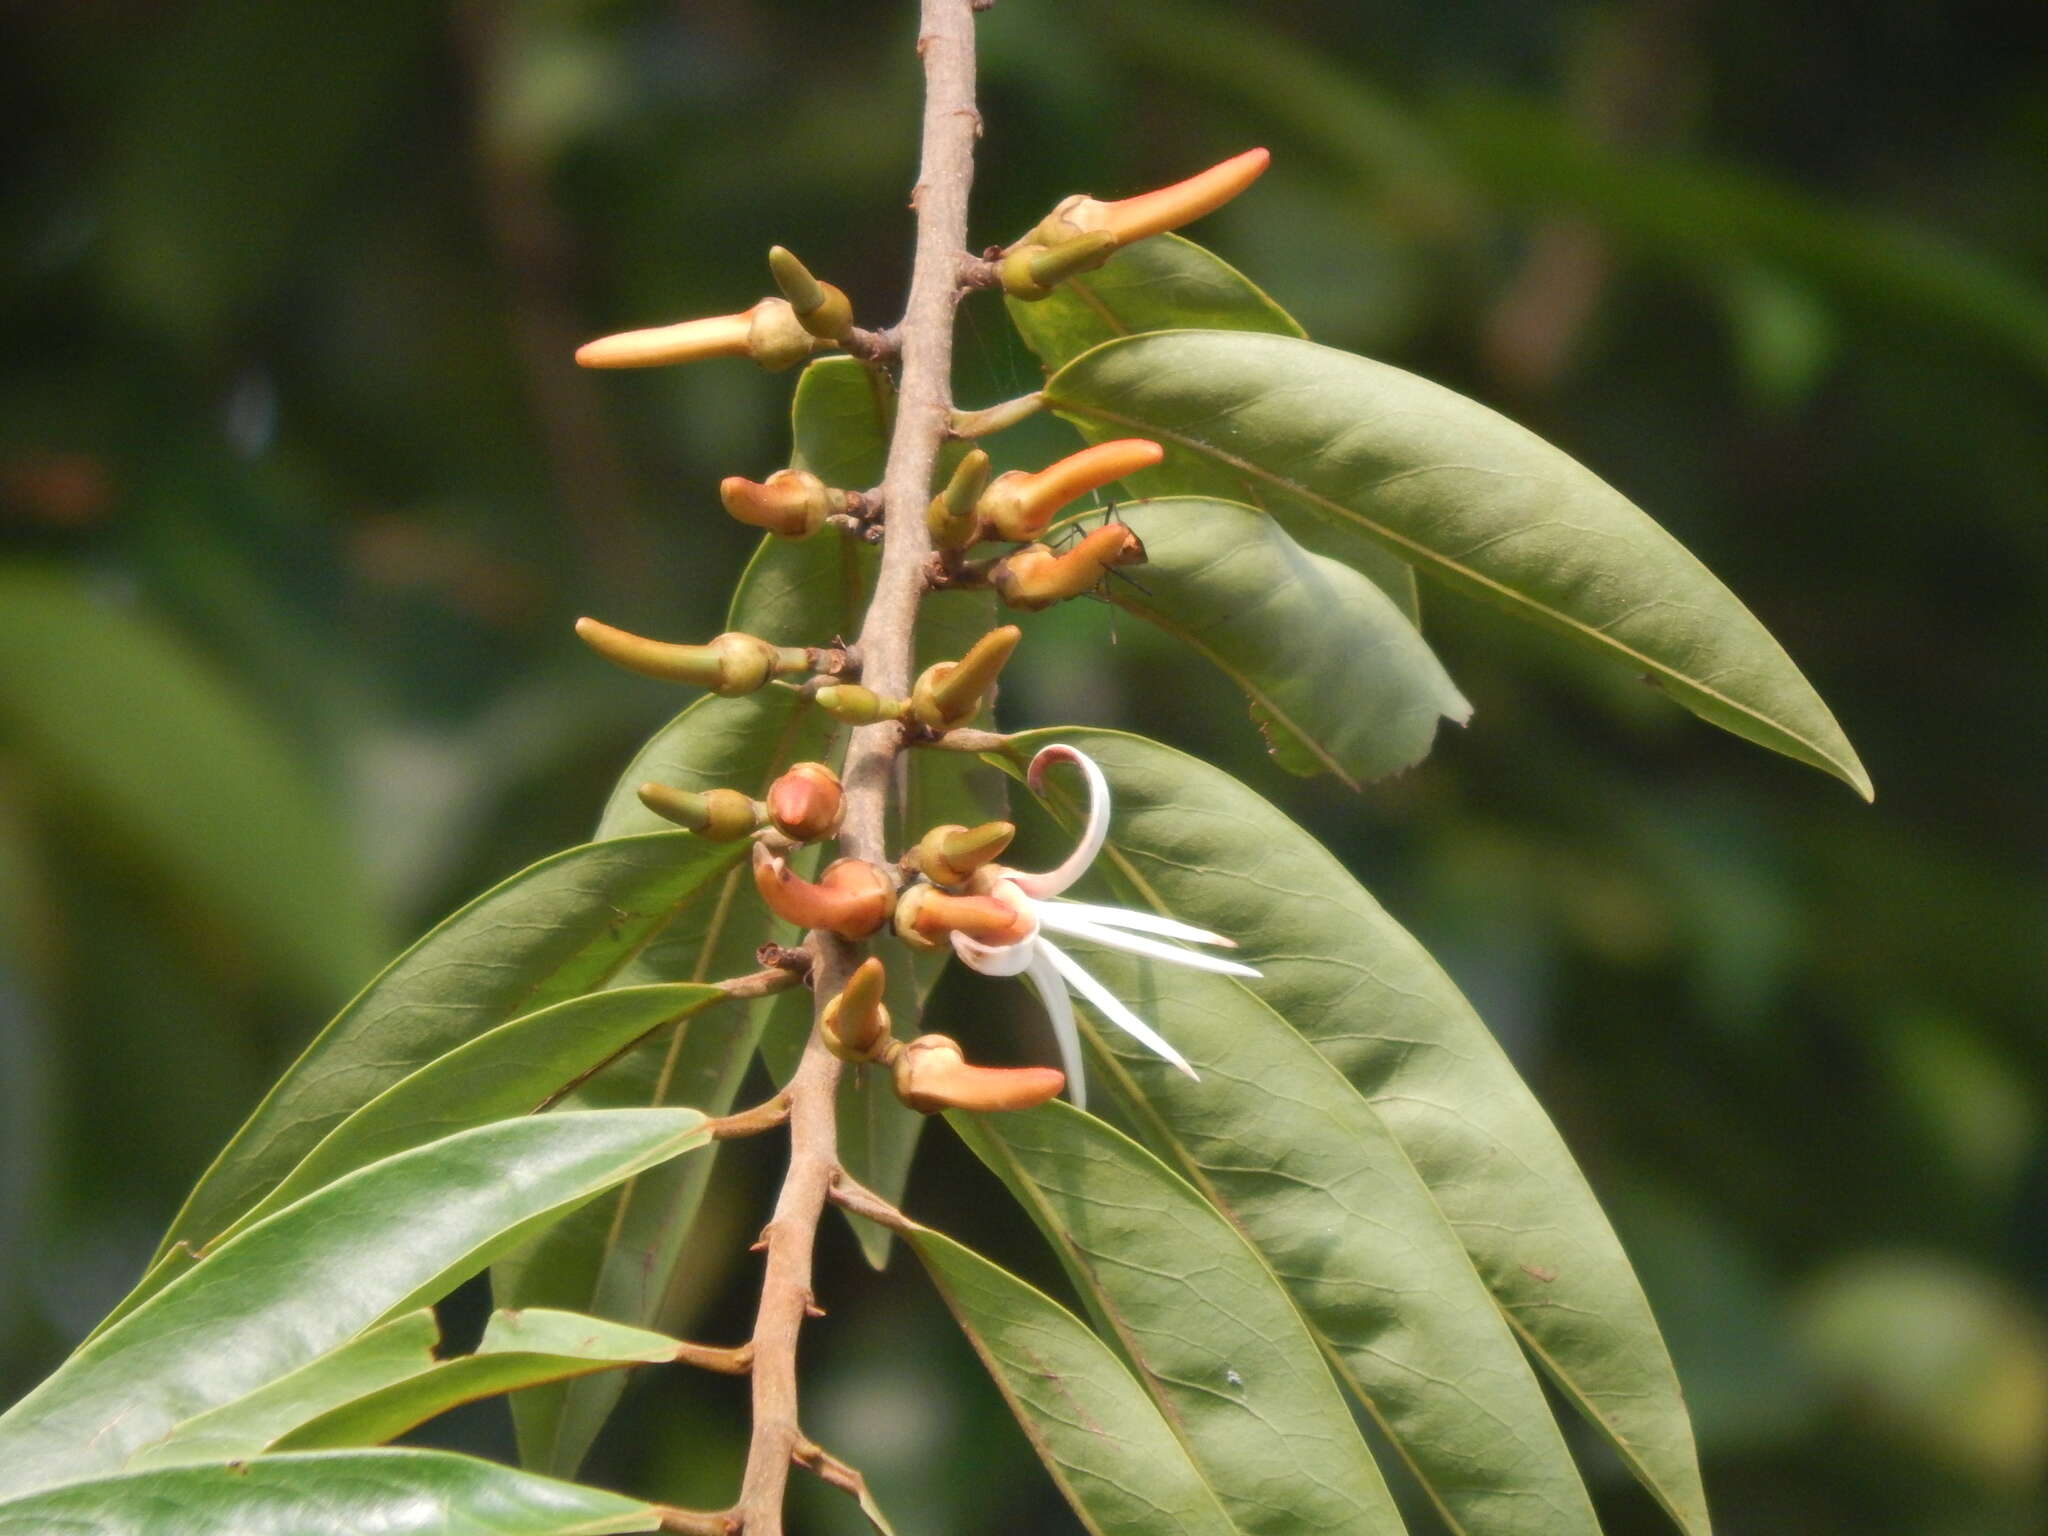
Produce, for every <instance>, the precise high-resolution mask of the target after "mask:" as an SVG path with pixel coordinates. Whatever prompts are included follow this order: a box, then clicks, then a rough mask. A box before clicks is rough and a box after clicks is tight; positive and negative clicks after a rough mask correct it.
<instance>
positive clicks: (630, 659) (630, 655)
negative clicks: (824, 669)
mask: <svg viewBox="0 0 2048 1536" xmlns="http://www.w3.org/2000/svg"><path fill="white" fill-rule="evenodd" d="M576 634H577V637H578V638H579V639H581V640H582V641H583V643H584V644H585V645H587V646H589V647H590V648H591V649H592V650H593V651H595V652H597V654H598V655H600V656H602V657H603V658H604V659H605V660H606V661H609V662H611V663H612V664H613V665H614V666H619V667H624V668H625V669H626V670H627V671H628V672H638V673H639V674H640V675H641V676H642V677H654V678H659V679H661V681H663V682H666V683H689V684H690V685H691V686H693V687H697V688H708V689H710V690H711V691H712V692H713V693H720V694H726V695H732V694H741V693H755V692H758V691H759V690H760V689H763V688H765V687H767V686H768V683H769V681H770V680H771V679H773V678H777V677H792V676H798V675H800V674H802V673H805V672H812V671H815V670H817V668H818V666H819V664H820V662H821V659H822V658H821V657H820V655H819V653H818V652H816V651H814V650H811V649H809V648H807V647H804V646H786V645H770V644H769V643H768V642H767V641H766V640H760V639H757V638H755V637H754V636H753V635H743V634H741V633H740V632H739V631H737V630H728V631H727V632H726V633H725V634H722V635H719V636H718V637H716V638H715V639H713V640H712V641H711V642H710V643H709V644H708V645H677V644H673V643H671V642H669V641H666V640H649V639H647V638H646V637H644V636H642V635H636V634H632V633H630V632H629V631H627V630H623V629H614V628H613V627H612V626H611V625H609V624H603V623H600V622H598V621H597V620H596V619H588V618H586V619H578V620H577V621H576Z"/></svg>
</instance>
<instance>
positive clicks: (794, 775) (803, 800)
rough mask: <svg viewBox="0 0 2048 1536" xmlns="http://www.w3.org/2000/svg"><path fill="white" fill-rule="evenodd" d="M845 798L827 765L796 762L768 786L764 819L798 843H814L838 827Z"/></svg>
mask: <svg viewBox="0 0 2048 1536" xmlns="http://www.w3.org/2000/svg"><path fill="white" fill-rule="evenodd" d="M845 798H846V797H845V795H844V794H843V793H842V791H841V790H840V788H839V775H838V774H836V773H834V772H833V771H832V770H831V769H830V768H827V767H826V766H825V765H824V764H823V763H798V764H796V765H795V766H794V767H792V768H791V769H790V770H789V771H788V772H787V773H785V774H783V775H782V776H781V777H780V778H778V779H777V780H776V781H775V782H774V783H773V784H770V785H769V786H768V801H767V805H768V819H769V820H770V821H772V822H774V823H775V826H776V829H777V830H778V831H780V832H782V833H783V834H784V835H785V836H787V837H790V838H793V839H795V840H796V841H797V842H799V843H811V842H816V841H817V840H818V839H819V838H821V837H831V836H832V835H833V834H834V833H836V832H837V831H838V830H839V818H840V814H841V812H842V811H843V810H844V809H845Z"/></svg>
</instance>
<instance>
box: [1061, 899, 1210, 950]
mask: <svg viewBox="0 0 2048 1536" xmlns="http://www.w3.org/2000/svg"><path fill="white" fill-rule="evenodd" d="M1058 910H1059V911H1060V912H1061V913H1063V914H1065V915H1067V916H1070V917H1077V918H1080V919H1081V920H1082V921H1084V922H1089V923H1093V924H1095V925H1096V926H1097V927H1101V928H1130V929H1133V930H1135V931H1136V932H1138V933H1156V934H1158V935H1159V936H1160V937H1162V938H1168V939H1179V940H1180V941H1181V942H1182V943H1184V944H1214V945H1217V946H1219V947H1220V948H1223V949H1235V948H1237V940H1235V939H1226V938H1225V937H1224V936H1223V935H1222V934H1220V933H1211V932H1209V930H1208V929H1206V928H1197V927H1196V926H1195V925H1194V924H1193V923H1183V922H1181V921H1180V920H1179V919H1177V918H1171V917H1164V916H1162V915H1160V914H1159V913H1157V912H1140V911H1136V910H1133V909H1132V908H1129V907H1106V906H1103V905H1101V904H1099V903H1097V902H1093V901H1075V900H1073V899H1072V898H1071V897H1067V896H1062V897H1061V898H1060V900H1059V907H1058Z"/></svg>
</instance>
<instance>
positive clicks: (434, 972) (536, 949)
mask: <svg viewBox="0 0 2048 1536" xmlns="http://www.w3.org/2000/svg"><path fill="white" fill-rule="evenodd" d="M744 851H745V850H744V848H734V847H733V846H731V845H719V844H713V843H706V842H704V841H703V840H702V839H700V838H697V837H694V836H692V835H691V834H689V833H687V832H674V831H671V832H664V833H655V834H652V835H649V836H645V837H635V838H626V839H622V840H619V841H615V842H609V843H592V844H586V845H585V846H583V847H580V848H571V849H569V850H568V851H567V852H564V853H558V854H556V855H554V856H553V857H552V858H547V859H543V860H542V861H541V862H540V863H538V864H535V865H533V866H532V867H530V868H528V869H525V870H522V871H521V872H520V873H518V874H516V875H514V876H513V877H512V878H511V879H510V880H507V881H506V882H505V883H504V884H503V885H500V886H498V887H497V888H496V889H495V890H491V891H487V892H485V893H484V894H483V895H482V896H479V897H478V898H477V899H476V900H475V901H472V902H471V903H470V904H469V905H468V906H466V907H464V908H463V909H462V910H461V911H459V912H457V913H456V914H455V915H454V916H452V917H450V918H447V919H446V920H445V921H443V922H442V923H441V924H440V926H438V927H437V928H435V929H434V930H433V931H432V932H430V933H429V934H428V935H427V936H426V937H425V938H423V939H421V940H420V941H419V942H418V943H416V944H414V945H413V946H412V948H410V949H408V950H407V951H406V952H405V953H404V954H402V955H400V956H399V957H398V958H397V959H396V960H394V961H392V962H391V964H390V965H389V966H388V967H386V969H385V970H384V973H383V974H382V975H380V976H379V977H377V979H376V980H375V981H373V982H371V983H370V984H369V986H367V987H366V988H364V989H363V991H362V992H361V993H360V994H358V995H357V997H356V999H355V1001H353V1002H352V1003H350V1004H349V1005H348V1007H346V1008H344V1009H343V1010H342V1011H341V1013H340V1014H339V1015H338V1016H337V1017H336V1018H335V1020H334V1022H333V1023H331V1024H329V1025H328V1026H327V1028H326V1029H324V1030H323V1031H321V1033H320V1035H319V1036H318V1037H317V1038H316V1039H315V1040H314V1041H313V1043H312V1044H311V1045H309V1046H307V1047H306V1049H305V1051H304V1053H303V1054H302V1055H301V1056H300V1057H299V1059H298V1060H297V1061H296V1062H294V1063H293V1064H292V1065H291V1067H290V1068H289V1069H288V1070H287V1071H286V1072H285V1075H284V1076H283V1077H282V1078H281V1079H280V1080H279V1081H278V1083H277V1085H276V1086H275V1087H273V1088H272V1089H271V1090H270V1092H269V1094H268V1095H266V1096H265V1098H264V1100H263V1102H262V1103H261V1104H259V1105H257V1107H256V1112H255V1113H254V1114H252V1115H251V1116H250V1117H249V1119H248V1121H247V1123H245V1124H244V1125H243V1126H242V1128H241V1129H240V1130H239V1131H237V1132H236V1133H235V1136H234V1139H233V1140H232V1141H230V1142H229V1143H228V1145H227V1147H226V1149H225V1150H223V1151H222V1153H221V1154H220V1156H219V1157H217V1158H216V1159H215V1160H214V1163H213V1166H212V1167H211V1168H209V1169H208V1170H207V1171H206V1174H205V1175H204V1176H203V1177H202V1178H201V1179H200V1181H199V1185H198V1187H197V1188H196V1189H194V1190H193V1191H192V1194H191V1195H190V1196H189V1197H188V1198H187V1199H186V1201H185V1207H184V1209H183V1210H182V1211H180V1212H179V1213H178V1216H177V1219H176V1220H175V1221H173V1222H172V1223H171V1230H170V1231H169V1233H168V1234H166V1236H165V1238H164V1242H163V1246H162V1248H161V1249H159V1257H161V1256H162V1255H163V1254H164V1253H166V1252H168V1251H170V1249H171V1248H172V1247H173V1245H175V1244H178V1243H187V1244H190V1245H192V1246H194V1247H197V1246H199V1245H201V1244H203V1243H205V1242H206V1241H207V1240H209V1239H210V1238H212V1237H214V1236H215V1235H216V1234H217V1233H219V1232H220V1231H222V1230H223V1229H225V1228H226V1227H227V1226H228V1224H229V1223H231V1222H232V1221H233V1220H234V1219H235V1218H236V1217H237V1216H239V1215H241V1214H242V1212H244V1211H245V1210H247V1209H248V1208H249V1207H250V1206H251V1205H253V1204H255V1202H256V1201H257V1200H258V1199H260V1198H261V1197H262V1195H263V1193H264V1192H265V1191H266V1190H268V1189H269V1188H270V1187H271V1186H272V1185H273V1184H275V1183H276V1182H277V1181H278V1180H279V1179H281V1178H283V1177H284V1176H285V1174H287V1173H288V1172H290V1171H291V1169H292V1168H293V1167H294V1166H295V1165H296V1164H297V1163H298V1161H299V1160H300V1159H301V1158H302V1157H304V1156H305V1155H306V1153H307V1152H309V1151H311V1150H312V1148H313V1147H314V1146H315V1145H316V1144H317V1143H318V1142H319V1141H320V1139H321V1138H322V1137H324V1136H325V1135H326V1134H327V1133H328V1132H329V1131H331V1130H333V1129H334V1127H335V1126H336V1125H338V1124H340V1123H341V1121H342V1120H344V1119H346V1118H347V1117H348V1116H349V1115H350V1114H352V1113H354V1111H355V1110H357V1109H359V1108H360V1107H361V1106H362V1105H364V1104H366V1103H368V1102H369V1101H370V1100H371V1099H373V1098H375V1097H376V1096H377V1095H378V1094H379V1093H381V1092H383V1091H384V1090H385V1089H386V1088H388V1087H390V1086H391V1085H392V1084H393V1083H395V1082H397V1081H398V1080H399V1079H400V1078H403V1077H405V1076H407V1075H409V1074H410V1073H412V1072H414V1071H417V1070H418V1069H419V1068H420V1067H422V1066H424V1065H426V1063H428V1062H430V1061H432V1060H433V1059H434V1058H435V1057H437V1056H440V1055H442V1054H443V1053H445V1052H447V1051H449V1050H451V1049H453V1048H454V1047H455V1046H457V1045H460V1044H462V1043H463V1042H464V1041H466V1040H470V1039H473V1038H475V1037H476V1036H477V1035H480V1034H482V1033H483V1032H484V1031H485V1030H488V1029H493V1028H495V1027H496V1026H497V1025H499V1024H502V1023H504V1022H505V1021H506V1020H507V1019H509V1018H511V1017H513V1016H514V1015H515V1014H519V1013H523V1012H527V1011H530V1010H533V1009H538V1008H542V1007H545V1006H547V1005H549V1004H551V1003H554V1002H558V1001H560V1000H562V999H564V998H568V997H574V996H576V995H577V994H578V993H581V992H586V991H588V990H590V989H591V988H592V987H594V986H596V985H597V984H599V983H600V982H602V981H603V980H604V979H605V977H607V976H609V975H610V974H612V973H613V972H614V971H616V970H617V969H618V968H619V967H620V966H621V965H623V964H624V963H625V962H626V961H627V959H628V958H629V957H631V955H632V954H633V953H634V951H636V950H637V949H639V948H640V947H641V946H642V945H643V944H645V943H646V942H647V941H648V939H649V938H650V937H651V936H652V935H654V934H655V933H657V932H659V931H660V930H661V929H662V927H663V926H664V925H666V924H668V923H669V922H670V921H672V920H673V919H674V918H675V916H676V914H677V913H678V911H679V910H681V909H683V908H685V907H687V906H689V905H690V904H692V903H693V902H701V901H702V900H704V899H705V896H706V894H707V892H708V891H710V890H712V889H714V888H715V887H716V885H717V877H719V876H721V875H723V874H724V873H725V872H726V871H727V870H728V869H729V868H731V867H732V865H733V864H735V863H736V862H737V861H738V859H739V858H740V856H741V854H742V853H744Z"/></svg>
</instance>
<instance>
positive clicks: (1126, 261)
mask: <svg viewBox="0 0 2048 1536" xmlns="http://www.w3.org/2000/svg"><path fill="white" fill-rule="evenodd" d="M1006 302H1007V303H1008V305H1009V311H1010V318H1011V320H1012V321H1014V322H1015V323H1016V326H1017V330H1018V332H1019V333H1020V334H1021V335H1022V336H1023V338H1024V340H1025V343H1026V344H1027V345H1028V346H1029V347H1030V348H1031V350H1032V351H1033V352H1036V353H1037V354H1038V356H1039V360H1040V361H1042V362H1043V363H1044V364H1045V366H1046V368H1047V370H1048V371H1052V370H1057V369H1059V368H1062V367H1064V366H1065V365H1066V364H1068V363H1070V362H1072V361H1073V360H1074V359H1075V358H1077V357H1079V356H1080V355H1081V354H1082V353H1083V352H1086V351H1088V350H1089V349H1090V348H1091V347H1094V346H1097V345H1099V344H1100V343H1102V342H1105V341H1111V340H1114V339H1115V338H1117V337H1119V336H1136V335H1142V334H1144V333H1146V332H1150V331H1183V330H1193V329H1208V330H1217V331H1236V332H1241V333H1260V334H1265V335H1271V336H1292V337H1294V338H1296V339H1300V338H1301V337H1303V336H1304V335H1306V333H1305V332H1304V331H1303V330H1302V328H1301V327H1300V326H1299V325H1297V324H1296V323H1295V320H1294V317H1293V316H1291V315H1289V314H1288V313H1287V312H1286V311H1285V310H1283V309H1282V308H1281V307H1280V306H1279V305H1277V304H1275V303H1274V302H1273V301H1272V300H1271V299H1269V298H1268V297H1266V295H1265V293H1264V292H1263V291H1262V290H1260V289H1259V287H1258V286H1257V285H1256V284H1254V283H1253V282H1252V281H1251V280H1250V279H1249V278H1247V277H1246V276H1245V275H1244V274H1243V273H1241V272H1239V271H1238V270H1237V269H1236V268H1235V267H1233V266H1231V265H1230V263H1228V262H1226V261H1224V260H1223V259H1222V258H1221V257H1218V256H1215V255H1212V254H1211V253H1210V252H1208V251H1205V250H1203V249H1202V247H1200V246H1199V245H1196V244H1195V243H1194V242H1193V241H1191V240H1183V239H1181V238H1180V237H1179V236H1178V235H1161V236H1158V237H1156V238H1154V239H1150V240H1141V241H1139V242H1138V243H1137V244H1136V245H1132V246H1127V247H1126V248H1125V249H1123V250H1121V251H1119V252H1117V254H1116V255H1115V256H1114V257H1113V258H1111V260H1110V262H1109V264H1108V265H1107V266H1105V267H1103V268H1102V269H1101V270H1099V271H1096V272H1087V273H1083V274H1082V275H1081V276H1080V277H1075V278H1069V279H1068V280H1067V281H1066V282H1064V283H1062V284H1061V285H1060V286H1059V287H1058V288H1057V289H1055V290H1054V291H1053V294H1052V296H1051V297H1050V298H1047V299H1042V300H1040V301H1038V302H1037V303H1032V304H1026V303H1022V302H1020V301H1018V300H1016V299H1010V300H1007V301H1006ZM1083 430H1084V431H1086V430H1087V428H1086V427H1085V426H1084V428H1083ZM1090 435H1091V436H1097V437H1116V436H1124V435H1128V434H1125V433H1121V432H1116V431H1107V432H1094V433H1091V434H1090ZM1129 484H1130V485H1131V487H1132V488H1133V489H1134V490H1136V491H1138V492H1139V493H1140V494H1142V495H1145V496H1151V497H1162V496H1181V495H1196V496H1214V497H1216V498H1218V499H1219V500H1223V501H1240V502H1249V503H1251V504H1252V505H1253V506H1263V505H1264V504H1265V501H1266V498H1267V494H1268V493H1267V490H1266V487H1264V486H1262V485H1261V484H1259V483H1258V482H1257V481H1256V480H1252V479H1249V478H1247V477H1245V476H1243V475H1240V474H1237V473H1235V472H1234V471H1233V470H1232V469H1231V468H1230V467H1228V466H1224V465H1218V464H1212V463H1208V462H1205V461H1203V460H1200V459H1196V458H1190V457H1186V456H1178V457H1175V458H1173V459H1170V460H1169V461H1168V462H1167V463H1165V464H1163V465H1161V466H1160V467H1159V468H1158V469H1154V470H1147V471H1145V472H1143V473H1142V474H1138V475H1134V476H1132V477H1131V479H1130V481H1129ZM1342 553H1343V554H1344V555H1345V558H1347V559H1348V560H1349V561H1350V562H1351V563H1352V564H1353V565H1354V566H1356V567H1357V568H1358V569H1359V570H1360V571H1362V572H1364V573H1365V574H1366V575H1367V576H1369V577H1371V578H1372V580H1373V582H1374V584H1375V585H1377V586H1379V587H1380V588H1381V589H1382V590H1383V591H1384V592H1386V594H1387V595H1388V596H1389V597H1390V598H1392V599H1393V601H1394V604H1395V606H1396V607H1398V608H1399V609H1400V610H1401V612H1402V613H1403V614H1405V615H1406V616H1407V618H1408V621H1409V622H1410V623H1411V624H1413V623H1416V622H1418V619H1419V616H1420V608H1419V607H1418V604H1417V600H1416V594H1415V572H1414V571H1413V570H1412V569H1411V568H1410V567H1409V565H1408V564H1407V562H1406V561H1405V560H1403V559H1402V558H1400V557H1399V556H1397V555H1395V554H1392V553H1390V552H1388V551H1387V550H1385V549H1383V548H1380V547H1378V546H1376V545H1373V544H1371V543H1370V542H1369V541H1365V540H1351V541H1348V542H1347V543H1346V545H1345V548H1344V549H1343V551H1342Z"/></svg>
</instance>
